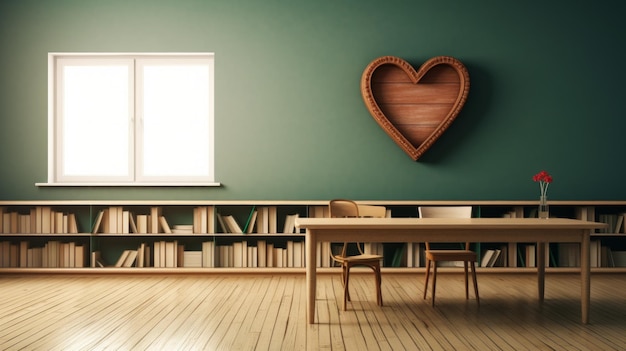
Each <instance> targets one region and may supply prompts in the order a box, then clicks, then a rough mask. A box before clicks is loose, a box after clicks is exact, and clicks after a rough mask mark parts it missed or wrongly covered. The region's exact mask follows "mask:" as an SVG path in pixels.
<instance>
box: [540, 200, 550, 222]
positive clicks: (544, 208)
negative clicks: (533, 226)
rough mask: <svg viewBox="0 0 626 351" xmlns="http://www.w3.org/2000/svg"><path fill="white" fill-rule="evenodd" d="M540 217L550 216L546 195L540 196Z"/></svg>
mask: <svg viewBox="0 0 626 351" xmlns="http://www.w3.org/2000/svg"><path fill="white" fill-rule="evenodd" d="M537 214H538V217H539V218H544V219H545V218H550V208H549V206H548V197H547V196H546V195H543V196H539V211H538V212H537Z"/></svg>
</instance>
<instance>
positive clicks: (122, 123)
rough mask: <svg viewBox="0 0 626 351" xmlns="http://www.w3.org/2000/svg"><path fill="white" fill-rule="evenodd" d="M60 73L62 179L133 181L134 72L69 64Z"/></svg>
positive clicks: (118, 66)
mask: <svg viewBox="0 0 626 351" xmlns="http://www.w3.org/2000/svg"><path fill="white" fill-rule="evenodd" d="M60 73H61V75H62V76H61V82H62V87H61V91H60V96H61V97H62V100H61V101H60V104H59V107H60V114H59V122H61V123H60V128H61V135H62V136H63V138H62V142H61V143H60V146H61V148H62V151H61V155H60V156H61V157H60V158H59V160H60V161H61V164H60V167H59V168H60V169H59V170H60V177H61V178H73V177H123V178H127V177H129V176H130V175H131V169H129V148H130V142H131V140H130V138H129V127H130V123H129V121H130V119H131V116H130V115H129V112H130V111H131V110H130V106H129V76H130V73H131V72H130V68H129V66H128V65H84V64H78V65H73V64H72V63H66V64H63V65H62V70H61V72H60Z"/></svg>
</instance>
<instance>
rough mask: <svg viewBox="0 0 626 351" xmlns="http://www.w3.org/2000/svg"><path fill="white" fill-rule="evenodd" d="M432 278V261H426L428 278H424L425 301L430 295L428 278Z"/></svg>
mask: <svg viewBox="0 0 626 351" xmlns="http://www.w3.org/2000/svg"><path fill="white" fill-rule="evenodd" d="M429 277H430V260H426V276H425V277H424V299H426V294H427V293H428V278H429Z"/></svg>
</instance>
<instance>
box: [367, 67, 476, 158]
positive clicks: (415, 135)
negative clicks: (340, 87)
mask: <svg viewBox="0 0 626 351" xmlns="http://www.w3.org/2000/svg"><path fill="white" fill-rule="evenodd" d="M468 93H469V74H468V72H467V69H466V68H465V66H464V65H463V64H462V63H461V62H460V61H459V60H457V59H455V58H453V57H450V56H437V57H433V58H431V59H430V60H428V61H426V62H425V63H424V64H423V65H422V66H421V67H420V68H419V70H417V71H416V70H415V69H414V68H413V67H412V66H411V65H410V64H409V63H408V62H406V61H404V60H403V59H401V58H398V57H395V56H383V57H380V58H378V59H376V60H374V61H372V62H371V63H370V64H369V65H368V66H367V68H366V69H365V71H364V72H363V76H362V77H361V94H362V95H363V100H364V101H365V106H367V109H368V110H369V112H370V113H371V114H372V116H373V117H374V119H375V120H376V122H377V123H378V124H379V125H380V126H381V127H382V128H383V130H384V131H385V132H386V133H387V134H388V135H389V136H390V137H391V138H392V139H393V140H394V141H395V142H396V143H397V144H398V145H399V146H400V147H401V148H402V149H403V150H404V151H405V152H406V153H407V154H408V155H409V157H411V158H412V159H413V160H415V161H417V159H418V158H420V156H422V155H423V154H424V152H426V150H428V149H429V148H430V147H431V146H432V145H433V143H434V142H435V141H437V139H439V137H440V136H441V135H442V134H443V132H444V131H445V130H446V129H447V128H448V127H449V126H450V124H451V123H452V122H453V121H454V119H455V118H456V116H457V115H458V114H459V112H461V109H462V108H463V105H464V104H465V101H466V100H467V94H468Z"/></svg>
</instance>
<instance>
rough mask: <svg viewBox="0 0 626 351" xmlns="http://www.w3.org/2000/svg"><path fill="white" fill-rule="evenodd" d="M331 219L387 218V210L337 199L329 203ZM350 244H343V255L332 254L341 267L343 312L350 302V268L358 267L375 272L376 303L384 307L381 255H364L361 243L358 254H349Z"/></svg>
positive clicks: (358, 244) (382, 207) (358, 245)
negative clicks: (367, 268)
mask: <svg viewBox="0 0 626 351" xmlns="http://www.w3.org/2000/svg"><path fill="white" fill-rule="evenodd" d="M329 209H330V217H335V218H339V217H354V218H358V217H385V214H386V208H385V207H384V206H370V205H358V204H357V203H356V202H354V201H352V200H344V199H335V200H331V201H330V203H329ZM348 244H349V243H347V242H344V243H343V247H342V250H341V253H339V254H336V255H335V254H334V253H333V252H331V257H332V259H333V260H334V261H335V262H337V263H339V264H340V265H341V282H342V283H343V289H344V290H343V310H344V311H346V310H347V303H348V301H350V291H349V289H348V286H349V283H350V268H352V267H356V266H365V267H369V268H371V269H372V270H373V271H374V276H375V278H376V303H377V304H378V305H379V306H382V305H383V297H382V293H381V276H380V261H381V260H382V259H383V256H381V255H373V254H369V253H364V252H363V249H362V248H361V245H360V243H356V244H357V245H356V246H357V247H358V254H356V255H349V254H348Z"/></svg>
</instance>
